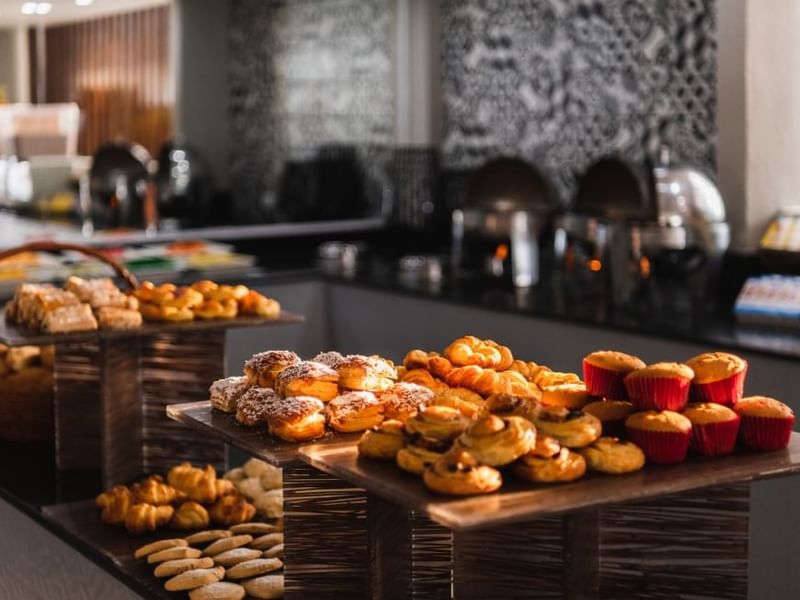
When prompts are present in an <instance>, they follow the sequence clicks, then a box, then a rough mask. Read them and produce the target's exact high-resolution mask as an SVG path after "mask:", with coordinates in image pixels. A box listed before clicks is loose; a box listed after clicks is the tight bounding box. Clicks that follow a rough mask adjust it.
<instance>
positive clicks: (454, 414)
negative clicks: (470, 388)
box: [406, 406, 469, 441]
mask: <svg viewBox="0 0 800 600" xmlns="http://www.w3.org/2000/svg"><path fill="white" fill-rule="evenodd" d="M468 425H469V419H467V417H465V416H464V415H463V414H461V412H460V411H458V410H457V409H455V408H450V407H448V406H426V407H425V408H423V409H422V410H420V411H419V412H418V413H417V414H416V415H414V416H413V417H409V418H408V420H406V433H408V434H409V435H415V434H416V435H419V436H422V437H424V438H428V439H433V440H439V441H452V440H454V439H456V438H457V437H458V436H459V435H461V433H462V432H463V431H464V430H465V429H466V428H467V426H468Z"/></svg>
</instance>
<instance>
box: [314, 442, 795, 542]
mask: <svg viewBox="0 0 800 600" xmlns="http://www.w3.org/2000/svg"><path fill="white" fill-rule="evenodd" d="M300 456H301V458H302V459H303V460H305V461H306V462H308V463H309V464H311V465H312V466H314V467H316V468H317V469H320V470H322V471H324V472H326V473H328V474H330V475H333V476H334V477H340V478H341V479H344V480H346V481H349V482H351V483H352V484H354V485H357V486H359V487H362V488H364V489H366V490H367V492H368V493H371V494H375V495H376V496H380V497H382V498H385V499H387V500H391V501H393V502H395V503H398V504H401V505H403V506H405V507H407V508H409V509H412V510H414V511H418V512H419V513H421V514H424V515H427V516H428V517H430V518H431V519H432V520H434V521H436V522H437V523H440V524H442V525H444V526H445V527H448V528H450V529H452V530H455V531H462V530H472V529H480V528H489V527H497V526H500V525H507V524H510V523H520V522H525V521H532V520H535V519H540V518H543V517H549V516H553V515H556V514H559V513H567V512H571V511H576V510H580V509H590V508H599V507H601V506H605V505H613V504H618V503H623V502H633V501H640V500H646V499H649V498H655V497H658V496H665V495H669V494H677V493H680V492H688V491H692V490H699V489H701V488H707V487H713V486H719V485H725V484H734V483H747V482H751V481H755V480H757V479H765V478H769V477H782V476H787V475H791V474H794V473H800V434H798V433H793V434H792V439H791V441H790V443H789V447H788V448H786V449H785V450H780V451H777V452H762V453H756V452H749V451H746V450H741V451H737V453H736V454H733V455H730V456H723V457H690V458H689V459H688V460H686V461H685V462H683V463H681V464H678V465H670V466H659V465H648V466H646V467H645V468H644V469H643V470H641V471H638V472H636V473H630V474H627V475H616V476H614V475H603V474H599V473H589V474H587V475H586V476H585V477H584V478H582V479H580V480H578V481H575V482H572V483H562V484H534V483H528V482H524V481H520V480H517V479H515V478H514V477H513V475H511V474H506V473H504V478H505V483H504V485H503V488H502V490H501V491H499V492H497V493H495V494H488V495H485V496H471V497H467V498H451V497H447V496H442V495H439V494H435V493H433V492H431V491H429V490H428V489H427V488H426V487H425V485H424V484H423V483H422V481H421V480H420V479H419V478H418V477H415V476H413V475H411V474H408V473H406V472H405V471H403V470H401V469H400V468H399V467H397V466H396V465H395V464H394V463H392V462H381V461H374V460H369V459H364V458H359V457H358V451H357V449H356V446H355V444H354V443H352V442H344V441H342V442H335V441H334V442H331V443H326V444H316V445H313V444H312V445H306V446H304V447H302V448H301V449H300Z"/></svg>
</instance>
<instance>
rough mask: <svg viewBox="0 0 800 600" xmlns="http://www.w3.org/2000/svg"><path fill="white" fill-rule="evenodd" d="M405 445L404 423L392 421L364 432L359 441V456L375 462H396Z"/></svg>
mask: <svg viewBox="0 0 800 600" xmlns="http://www.w3.org/2000/svg"><path fill="white" fill-rule="evenodd" d="M405 445H406V435H405V427H404V426H403V422H402V421H397V420H394V419H392V420H388V421H384V422H383V423H381V424H380V425H378V426H377V427H375V428H373V429H371V430H370V431H365V432H364V434H363V435H362V436H361V439H359V440H358V455H359V456H365V457H367V458H372V459H375V460H395V458H396V457H397V453H398V452H399V451H400V450H401V449H402V448H403V447H404V446H405Z"/></svg>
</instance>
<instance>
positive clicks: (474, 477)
mask: <svg viewBox="0 0 800 600" xmlns="http://www.w3.org/2000/svg"><path fill="white" fill-rule="evenodd" d="M422 480H423V481H424V482H425V485H426V486H427V487H428V489H430V490H432V491H434V492H438V493H440V494H448V495H451V496H471V495H473V494H488V493H490V492H494V491H497V490H498V489H500V486H501V485H502V484H503V478H502V476H501V475H500V471H498V470H497V469H495V468H494V467H489V466H486V465H481V464H478V461H477V460H475V458H474V457H472V456H470V454H469V453H468V452H465V451H463V450H453V451H451V452H447V453H446V454H444V455H442V456H441V457H440V458H438V459H437V460H436V461H435V462H434V463H433V464H432V465H431V466H430V467H428V468H427V469H425V471H424V472H423V474H422Z"/></svg>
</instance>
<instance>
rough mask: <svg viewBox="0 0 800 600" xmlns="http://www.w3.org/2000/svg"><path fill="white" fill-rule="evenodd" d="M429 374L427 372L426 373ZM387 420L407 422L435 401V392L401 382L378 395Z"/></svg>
mask: <svg viewBox="0 0 800 600" xmlns="http://www.w3.org/2000/svg"><path fill="white" fill-rule="evenodd" d="M426 372H427V371H426ZM378 399H379V400H380V401H381V402H382V403H383V416H384V418H385V419H397V420H399V421H402V422H404V423H405V421H406V420H407V419H408V418H409V417H411V416H413V415H415V414H417V412H418V411H419V410H420V409H421V408H422V407H424V406H425V405H426V404H427V403H429V402H430V401H431V400H432V399H433V392H432V391H431V390H430V389H428V388H427V387H424V386H421V385H417V384H414V383H408V382H400V383H396V384H394V385H393V386H392V387H390V388H389V389H387V390H384V391H383V392H381V393H380V394H378Z"/></svg>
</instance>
